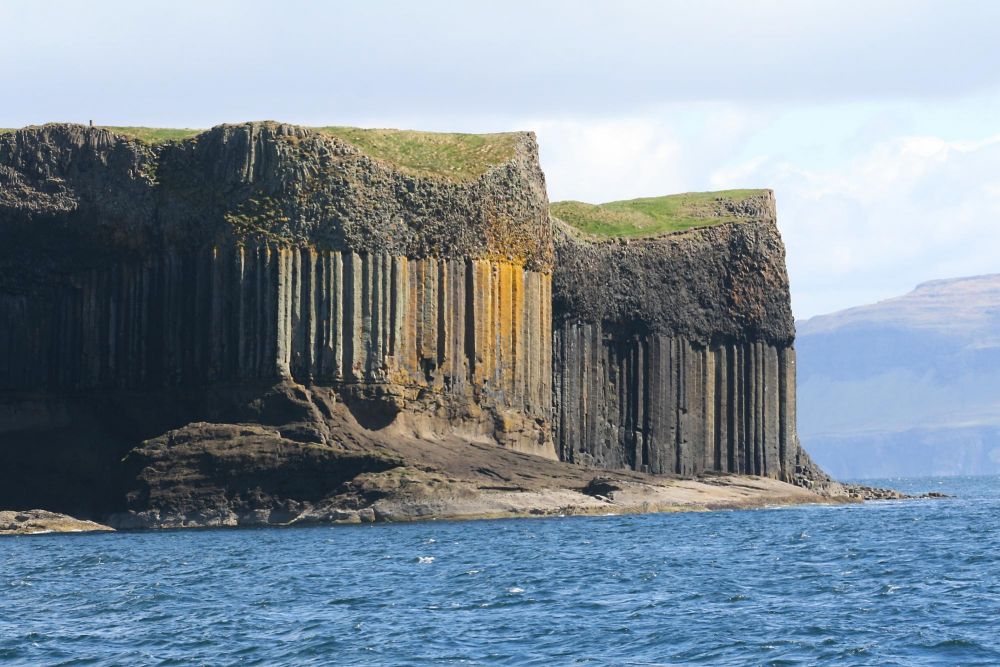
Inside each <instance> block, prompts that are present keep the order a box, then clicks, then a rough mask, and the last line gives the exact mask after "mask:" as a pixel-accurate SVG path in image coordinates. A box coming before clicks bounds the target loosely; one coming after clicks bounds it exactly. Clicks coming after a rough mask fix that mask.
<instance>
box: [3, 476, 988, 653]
mask: <svg viewBox="0 0 1000 667" xmlns="http://www.w3.org/2000/svg"><path fill="white" fill-rule="evenodd" d="M869 482H871V480H869ZM875 483H876V484H880V485H883V486H891V487H894V488H897V489H901V490H903V491H908V492H924V491H938V492H943V493H947V494H951V495H953V496H954V497H953V498H948V499H942V500H911V501H891V502H873V503H867V504H864V505H848V506H799V507H785V508H774V509H760V510H749V511H720V512H701V513H675V514H652V515H641V516H640V515H628V516H611V515H609V516H598V517H572V516H570V517H562V518H543V519H510V520H496V521H467V522H452V521H429V522H425V523H411V524H395V525H393V524H379V525H361V526H323V527H302V528H269V529H246V530H240V529H229V530H226V529H219V530H215V529H213V530H188V531H166V532H147V533H117V534H87V535H82V534H81V535H54V534H53V535H42V536H32V537H12V538H3V539H0V664H4V665H8V664H10V665H19V664H24V665H350V664H371V665H432V664H433V665H437V664H444V665H674V664H708V665H758V664H759V665H1000V477H978V478H974V477H969V478H935V479H890V480H876V481H875Z"/></svg>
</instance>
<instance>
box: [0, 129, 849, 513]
mask: <svg viewBox="0 0 1000 667" xmlns="http://www.w3.org/2000/svg"><path fill="white" fill-rule="evenodd" d="M511 146H512V148H511V150H510V154H509V156H508V157H507V158H506V159H505V160H502V161H500V162H498V163H496V164H493V165H492V166H489V167H488V168H486V169H485V171H483V172H482V173H480V174H479V175H478V176H474V177H468V178H466V179H465V180H460V181H454V180H448V179H446V178H445V177H427V176H419V175H414V174H413V173H411V172H410V171H408V170H407V169H403V168H401V167H399V166H394V165H393V164H391V163H389V162H385V161H382V160H380V159H376V158H374V157H372V156H370V155H366V154H365V153H363V152H362V151H361V150H359V149H358V148H357V147H355V146H354V145H352V144H350V143H347V142H346V141H344V140H342V139H339V138H337V137H336V136H330V135H329V134H325V133H323V132H320V131H314V130H310V129H306V128H301V127H295V126H290V125H282V124H278V123H246V124H241V125H226V126H220V127H217V128H214V129H212V130H209V131H207V132H204V133H202V134H199V135H197V136H195V137H192V138H189V139H185V140H180V141H172V142H167V143H163V144H159V145H153V144H148V143H144V142H142V141H139V140H137V139H135V138H130V137H128V136H125V135H123V134H118V133H115V132H111V131H108V130H105V129H100V128H86V127H81V126H75V125H48V126H43V127H36V128H27V129H24V130H18V131H16V132H12V133H0V508H17V507H42V508H45V509H47V510H55V511H61V512H66V513H70V514H73V515H75V516H81V517H91V518H97V519H101V520H104V521H107V522H110V523H111V524H113V525H114V526H116V527H124V528H147V527H169V526H192V525H258V524H268V523H281V524H285V523H290V522H301V521H368V520H377V519H379V518H380V517H381V518H383V519H391V518H393V517H399V516H411V515H413V513H412V512H410V513H408V512H407V511H405V506H406V503H407V502H409V501H408V500H407V499H419V503H418V504H419V506H420V507H422V508H424V509H421V510H419V512H417V514H418V515H424V514H427V513H430V514H433V513H434V512H435V511H437V510H434V509H433V508H440V511H439V513H442V514H445V515H446V514H447V511H448V510H447V508H448V507H454V506H455V503H459V504H462V506H463V507H465V508H466V509H465V510H463V512H464V513H465V515H479V514H482V515H487V514H490V513H492V512H493V511H494V509H495V508H496V507H498V505H497V504H496V503H498V502H499V503H501V505H499V506H502V503H506V502H507V500H497V499H496V498H494V500H493V501H490V502H489V503H485V504H482V503H478V501H476V500H475V499H474V496H475V495H476V494H481V493H492V494H501V495H503V494H515V495H516V494H522V493H532V494H540V493H543V492H546V489H553V488H554V489H557V490H558V493H556V497H562V496H563V495H565V496H566V497H567V498H570V499H573V498H577V496H580V497H585V498H589V499H590V500H587V501H586V502H588V503H591V504H593V503H597V505H595V507H599V504H600V502H603V501H600V500H594V498H595V497H596V496H595V495H594V494H596V495H597V496H602V497H603V496H604V494H602V493H599V491H600V489H604V487H603V486H600V489H598V487H596V486H595V487H594V488H590V487H589V486H588V482H589V480H592V479H593V478H594V474H593V472H594V471H587V470H585V469H584V468H581V467H579V466H571V465H566V463H562V462H560V460H561V461H564V462H569V463H574V464H581V463H582V464H588V465H591V466H596V467H602V468H612V469H620V470H619V472H617V473H613V474H612V473H608V474H609V475H610V477H609V478H608V479H612V480H614V481H613V485H618V486H619V487H622V485H623V484H624V485H625V487H629V485H630V484H632V485H635V484H638V485H649V484H652V485H653V486H657V485H659V486H664V485H666V486H669V484H668V483H666V482H663V481H662V480H661V481H659V482H650V478H648V476H644V475H643V474H641V473H643V472H649V473H655V474H681V475H696V474H699V473H701V472H705V471H730V472H734V473H750V474H757V475H764V476H769V477H774V478H779V479H781V480H786V481H798V482H799V483H801V484H802V485H807V486H810V487H811V488H815V489H820V488H823V487H824V486H828V485H829V484H831V483H832V482H831V481H830V480H829V478H827V477H826V476H825V475H823V474H822V472H821V471H818V469H816V468H815V467H814V466H812V464H811V463H809V461H808V457H805V455H804V453H802V452H801V450H800V449H799V446H798V440H797V437H796V435H795V401H794V396H795V356H794V350H793V348H792V340H793V336H794V331H793V324H792V318H791V313H790V310H789V302H788V285H787V277H786V274H785V268H784V251H783V247H782V244H781V240H780V238H779V236H778V233H777V229H776V227H775V221H774V202H773V196H772V195H771V194H770V193H767V194H766V195H762V196H761V197H760V198H759V200H758V199H754V200H751V201H744V202H741V203H740V206H739V207H738V208H736V209H734V210H732V211H729V212H728V213H730V214H732V215H735V216H737V217H738V218H739V219H740V221H738V222H733V223H726V224H721V225H717V226H715V227H710V228H705V229H700V230H697V231H690V232H685V233H678V234H672V235H667V236H663V237H657V238H650V239H644V240H636V241H629V242H625V241H588V240H585V239H582V238H578V237H577V236H576V235H575V234H574V233H573V232H572V230H570V229H568V228H564V227H562V226H561V225H560V224H559V223H558V222H556V223H553V222H552V221H551V220H550V218H549V212H548V201H547V197H546V193H545V182H544V177H543V175H542V172H541V170H540V168H539V165H538V156H537V147H536V145H535V142H534V137H533V136H532V135H530V134H523V135H518V136H516V137H515V140H514V141H513V142H512V143H511ZM553 230H555V234H556V237H557V240H556V243H555V245H554V241H553V233H554V232H553ZM553 271H554V273H553ZM553 377H554V379H555V381H553ZM553 432H555V436H556V437H555V439H553ZM546 459H547V460H546ZM609 484H610V483H609ZM775 484H777V482H775ZM666 486H664V488H666ZM608 488H609V489H610V487H608ZM622 488H624V487H622ZM629 488H631V487H629ZM657 488H659V487H658V486H657ZM768 488H770V487H768ZM587 489H589V491H588V490H587ZM775 489H777V490H775V491H774V492H775V493H779V495H780V494H784V493H785V491H782V490H781V489H780V488H778V487H775ZM605 490H606V491H607V492H608V493H611V491H610V490H607V489H605ZM657 493H659V491H658V492H657ZM566 494H568V495H566ZM668 495H669V494H668ZM793 495H794V494H793ZM782 497H784V496H782ZM795 497H796V498H806V497H808V498H815V497H816V496H814V495H813V494H810V493H805V494H804V495H802V494H799V495H795ZM504 498H506V496H504ZM518 498H520V499H519V500H516V501H513V500H512V501H511V502H512V503H513V504H512V505H511V506H512V507H515V506H516V507H520V508H521V509H522V510H524V508H525V507H526V505H525V502H526V501H524V500H523V497H520V496H519V497H518ZM577 500H578V499H577ZM577 500H570V501H567V502H570V503H571V504H572V503H573V502H577ZM459 501H460V502H459ZM414 502H416V501H414ZM643 502H645V501H643ZM491 503H492V504H491ZM637 503H638V501H637ZM636 506H637V507H638V506H641V503H639V504H637V505H636ZM475 508H478V509H475ZM488 508H494V509H488ZM546 511H552V512H558V511H559V505H558V504H555V505H552V506H551V507H549V508H548V510H546Z"/></svg>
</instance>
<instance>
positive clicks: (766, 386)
mask: <svg viewBox="0 0 1000 667" xmlns="http://www.w3.org/2000/svg"><path fill="white" fill-rule="evenodd" d="M554 345H555V349H554V361H553V365H554V368H555V372H556V375H555V383H556V386H555V412H556V414H555V415H554V418H555V421H556V424H555V427H556V431H557V434H556V447H557V450H558V454H559V457H560V458H561V459H562V460H566V461H574V462H579V463H586V464H590V465H596V466H600V467H604V468H631V469H634V470H641V471H647V472H652V473H657V474H663V473H675V474H680V475H693V474H698V473H700V472H703V471H708V470H714V471H721V472H733V473H742V474H752V475H764V476H769V477H777V478H780V479H791V477H792V474H793V473H794V470H795V457H796V453H797V449H798V444H797V441H796V439H795V414H794V405H795V403H794V396H795V350H794V349H793V348H791V347H775V346H774V345H770V344H768V343H765V342H739V343H731V344H719V345H711V346H708V347H706V346H703V345H698V344H695V343H692V342H690V341H688V340H686V339H685V338H682V337H678V336H669V335H663V334H648V335H646V334H621V333H618V332H610V333H609V332H607V331H604V330H603V328H602V326H600V325H597V324H580V323H567V324H565V325H563V327H562V328H560V329H558V330H557V331H556V332H555V341H554Z"/></svg>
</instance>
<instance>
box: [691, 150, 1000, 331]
mask: <svg viewBox="0 0 1000 667" xmlns="http://www.w3.org/2000/svg"><path fill="white" fill-rule="evenodd" d="M734 178H740V179H747V178H756V179H759V180H763V181H766V182H767V183H769V184H770V186H771V187H773V188H774V189H775V190H776V192H777V196H778V206H779V224H780V227H781V229H782V234H783V236H784V239H785V244H786V246H787V247H788V264H789V272H790V275H791V280H792V290H793V303H794V306H795V310H796V315H797V316H799V317H807V316H810V315H814V314H817V313H820V312H827V311H831V310H837V309H840V308H844V307H848V306H852V305H857V303H858V301H857V299H858V297H859V296H860V295H867V296H865V299H864V300H865V301H874V300H877V299H879V298H884V297H888V296H892V295H895V294H899V293H902V292H905V291H908V290H909V289H911V288H912V287H913V286H914V285H915V284H917V283H919V282H922V281H924V280H928V279H931V278H944V277H955V276H960V275H973V274H977V273H990V272H996V271H1000V256H998V255H997V249H998V248H1000V225H998V224H997V223H998V221H1000V135H998V136H996V137H992V138H988V139H985V140H982V141H974V142H969V141H952V142H949V141H945V140H943V139H941V138H937V137H927V136H914V137H902V138H898V139H892V140H886V141H883V142H880V143H878V144H876V145H874V146H872V147H871V148H870V149H869V150H868V151H866V152H864V153H862V154H860V155H859V156H858V157H856V158H855V159H853V160H851V161H849V162H847V163H845V164H843V165H838V166H835V167H831V168H827V169H810V168H807V167H802V166H799V165H796V164H793V163H791V162H789V161H787V160H780V159H766V158H763V159H762V158H757V159H754V160H751V161H748V162H746V163H744V164H741V165H736V166H734V167H728V168H724V169H720V170H718V171H717V172H716V173H715V174H713V176H712V178H711V180H712V183H713V185H715V186H716V187H725V186H727V185H728V184H729V183H730V182H731V181H732V180H733V179H734Z"/></svg>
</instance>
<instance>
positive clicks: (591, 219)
mask: <svg viewBox="0 0 1000 667" xmlns="http://www.w3.org/2000/svg"><path fill="white" fill-rule="evenodd" d="M767 192H768V191H767V190H720V191H718V192H686V193H684V194H678V195H667V196H664V197H644V198H642V199H628V200H623V201H614V202H608V203H606V204H587V203H584V202H579V201H561V202H554V203H553V204H552V205H551V206H550V209H549V210H550V211H551V213H552V215H553V216H555V217H556V218H559V219H560V220H562V221H563V222H566V223H568V224H570V225H572V226H573V227H575V228H577V229H579V230H581V231H583V232H585V233H587V234H592V235H594V236H615V237H633V238H634V237H640V236H655V235H657V234H663V233H668V232H677V231H683V230H685V229H692V228H696V227H711V226H713V225H719V224H723V223H727V222H736V221H737V220H742V219H747V217H748V216H747V215H746V211H747V210H748V209H750V210H752V209H753V208H754V207H753V206H746V204H750V203H751V200H755V199H759V198H760V197H762V196H766V194H767Z"/></svg>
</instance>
